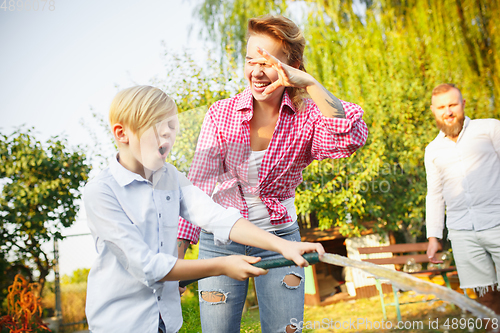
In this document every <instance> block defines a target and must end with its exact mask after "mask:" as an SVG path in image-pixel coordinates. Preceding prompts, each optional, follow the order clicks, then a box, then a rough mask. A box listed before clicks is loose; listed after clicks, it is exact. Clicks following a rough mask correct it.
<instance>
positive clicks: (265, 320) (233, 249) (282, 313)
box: [198, 223, 304, 333]
mask: <svg viewBox="0 0 500 333" xmlns="http://www.w3.org/2000/svg"><path fill="white" fill-rule="evenodd" d="M273 233H274V234H275V235H277V236H279V237H281V238H284V239H286V240H290V241H296V242H300V233H299V226H298V224H297V223H294V224H293V225H291V226H289V227H287V228H285V229H282V230H278V231H274V232H273ZM232 254H240V255H250V256H255V257H261V258H262V259H276V258H283V256H282V255H280V254H278V253H276V252H272V251H267V250H262V249H259V248H255V247H251V246H246V245H242V244H238V243H235V242H232V243H231V244H229V245H222V246H217V245H215V244H214V239H213V235H212V234H211V233H208V232H205V231H202V233H201V238H200V253H199V259H208V258H214V257H220V256H227V255H232ZM287 276H289V277H287ZM285 277H287V278H286V281H288V282H292V281H293V283H290V285H288V284H287V283H286V282H285V281H284V280H285ZM290 277H293V278H292V279H291V280H289V278H290ZM292 284H293V285H292ZM255 288H256V290H257V298H258V302H259V311H260V322H261V329H262V332H263V333H267V332H285V330H286V327H287V326H289V325H291V324H292V323H298V322H301V321H302V320H303V316H304V269H303V268H300V267H297V266H288V267H279V268H273V269H270V270H269V272H268V273H267V274H266V275H262V276H258V277H256V278H255ZM198 289H199V300H200V315H201V326H202V330H203V332H220V333H229V332H235V333H239V332H240V324H241V315H242V312H243V306H244V304H245V299H246V295H247V290H248V279H247V280H245V281H237V280H234V279H231V278H229V277H227V276H224V275H222V276H215V277H210V278H205V279H202V280H200V281H199V282H198ZM296 332H299V331H298V330H297V331H296Z"/></svg>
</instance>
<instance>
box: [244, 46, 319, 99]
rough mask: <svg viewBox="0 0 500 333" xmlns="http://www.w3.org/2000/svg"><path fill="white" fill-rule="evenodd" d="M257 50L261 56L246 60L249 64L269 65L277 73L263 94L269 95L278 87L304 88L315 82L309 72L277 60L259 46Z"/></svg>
mask: <svg viewBox="0 0 500 333" xmlns="http://www.w3.org/2000/svg"><path fill="white" fill-rule="evenodd" d="M257 51H258V52H259V54H260V55H262V58H258V59H251V60H248V62H249V63H251V64H260V65H261V66H263V65H267V66H270V67H272V68H273V69H274V70H276V72H277V73H278V80H276V81H274V82H273V83H271V84H270V85H269V86H268V87H267V88H266V89H265V90H264V93H263V94H265V95H269V94H270V93H272V92H273V91H275V90H276V89H277V88H279V87H295V88H306V87H308V86H311V85H314V84H315V81H316V80H315V79H314V78H313V77H312V76H311V75H310V74H308V73H306V72H303V71H301V70H299V69H297V68H294V67H292V66H289V65H287V64H285V63H283V62H281V61H279V60H278V59H277V58H276V57H274V56H273V55H271V54H269V53H268V52H267V51H266V50H264V49H261V48H260V47H258V48H257Z"/></svg>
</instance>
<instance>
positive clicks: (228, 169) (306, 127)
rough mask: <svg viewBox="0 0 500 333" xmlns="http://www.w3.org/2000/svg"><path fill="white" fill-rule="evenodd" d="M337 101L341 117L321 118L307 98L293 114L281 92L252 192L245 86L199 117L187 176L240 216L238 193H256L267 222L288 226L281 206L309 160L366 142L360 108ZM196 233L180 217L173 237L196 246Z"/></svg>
mask: <svg viewBox="0 0 500 333" xmlns="http://www.w3.org/2000/svg"><path fill="white" fill-rule="evenodd" d="M341 102H342V105H343V107H344V110H345V115H346V118H345V119H343V118H327V117H324V116H323V115H322V114H321V111H320V110H319V108H318V107H317V106H316V104H315V103H314V102H313V101H312V100H311V99H306V106H305V109H304V111H300V112H297V111H296V109H295V107H294V106H293V103H292V101H291V99H290V97H289V96H288V92H287V91H286V89H285V93H284V95H283V98H282V101H281V107H280V110H279V117H278V121H277V124H276V128H275V130H274V134H273V137H272V139H271V142H270V143H269V147H268V149H267V151H266V153H265V155H264V158H263V159H262V164H261V167H260V171H259V176H258V180H259V184H258V188H252V187H251V186H250V185H249V183H248V159H249V157H250V153H251V149H250V119H252V116H253V96H252V93H251V91H250V88H248V87H247V89H245V91H243V92H242V93H240V94H238V95H236V96H234V97H232V98H228V99H224V100H220V101H217V102H216V103H214V104H213V105H212V107H210V109H209V110H208V112H207V114H206V115H205V119H204V121H203V126H202V128H201V132H200V136H199V138H198V145H197V147H196V152H195V156H194V158H193V162H192V164H191V168H190V170H189V176H188V178H189V179H190V180H191V182H193V184H194V185H196V186H198V187H199V188H201V189H202V190H203V191H204V192H205V193H207V194H208V195H212V198H213V200H214V201H215V202H217V203H219V204H220V205H222V206H224V207H235V208H238V209H239V210H240V212H241V214H242V215H243V216H244V217H245V218H248V208H247V205H246V202H245V200H244V198H243V196H242V193H243V192H245V193H254V194H258V195H259V197H260V199H261V200H262V202H263V203H264V204H265V205H266V207H267V210H268V212H269V216H270V218H271V223H272V224H274V225H276V224H281V223H286V222H293V221H292V219H291V217H290V216H289V215H288V214H287V210H286V208H285V206H283V205H282V204H281V202H282V201H284V200H286V199H289V198H292V197H293V196H294V195H295V189H296V188H297V186H298V185H299V184H300V183H301V182H302V170H303V169H304V168H305V167H307V166H308V165H309V164H310V163H311V162H312V161H313V160H323V159H325V158H342V157H348V156H350V155H351V154H352V153H354V152H355V151H356V150H357V149H358V148H360V147H362V146H363V145H364V144H365V142H366V138H367V136H368V129H367V127H366V124H365V122H364V121H363V119H362V116H363V110H362V109H361V107H360V106H359V105H356V104H353V103H348V102H344V101H341ZM214 190H215V191H214ZM199 234H200V229H199V228H198V227H196V226H194V225H192V224H191V223H189V222H188V221H186V220H184V219H182V218H181V219H180V223H179V230H178V238H181V239H187V240H190V241H191V242H193V243H197V242H198V237H199Z"/></svg>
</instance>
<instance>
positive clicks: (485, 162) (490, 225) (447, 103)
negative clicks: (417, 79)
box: [425, 84, 500, 314]
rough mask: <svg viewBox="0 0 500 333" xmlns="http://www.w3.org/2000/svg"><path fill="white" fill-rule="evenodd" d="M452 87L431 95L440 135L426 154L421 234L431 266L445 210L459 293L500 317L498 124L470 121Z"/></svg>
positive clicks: (436, 89)
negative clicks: (474, 296)
mask: <svg viewBox="0 0 500 333" xmlns="http://www.w3.org/2000/svg"><path fill="white" fill-rule="evenodd" d="M464 107H465V100H464V99H463V98H462V93H461V92H460V90H459V89H458V88H457V87H456V86H455V85H453V84H441V85H439V86H437V87H436V88H434V90H433V91H432V105H431V110H432V113H433V114H434V117H435V119H436V124H437V127H438V128H439V129H440V132H439V134H438V136H437V137H436V138H435V139H434V140H433V141H432V142H431V143H430V144H429V145H428V146H427V147H426V149H425V169H426V172H427V197H426V228H427V238H428V239H429V247H428V249H427V255H428V257H429V259H430V261H431V262H433V263H439V262H440V261H439V259H438V258H436V252H437V250H438V245H439V243H438V242H439V241H438V239H441V238H442V237H443V229H444V224H445V223H444V221H445V209H446V227H447V229H448V239H449V240H450V241H451V246H452V249H453V256H454V259H455V264H456V267H457V272H458V277H459V279H460V287H461V288H462V289H465V288H473V289H474V290H475V291H476V293H478V294H479V299H478V300H479V302H480V303H482V304H483V305H485V306H487V307H489V308H491V309H492V310H493V311H495V312H496V313H498V314H500V292H499V281H500V241H499V240H500V121H499V120H497V119H475V120H471V119H470V118H469V117H466V116H465V114H464Z"/></svg>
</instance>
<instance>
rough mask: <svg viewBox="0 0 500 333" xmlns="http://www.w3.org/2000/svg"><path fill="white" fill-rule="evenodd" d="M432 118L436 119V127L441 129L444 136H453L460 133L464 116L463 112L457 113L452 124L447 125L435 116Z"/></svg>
mask: <svg viewBox="0 0 500 333" xmlns="http://www.w3.org/2000/svg"><path fill="white" fill-rule="evenodd" d="M434 118H435V119H436V125H437V128H439V130H441V132H443V133H444V134H445V135H446V136H449V137H451V138H455V137H457V136H458V135H459V134H460V131H461V130H462V127H463V126H464V120H465V116H464V115H463V114H462V115H458V116H456V119H455V120H456V121H455V122H454V123H453V125H447V124H446V123H445V122H444V121H443V120H441V119H438V118H437V117H434Z"/></svg>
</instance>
